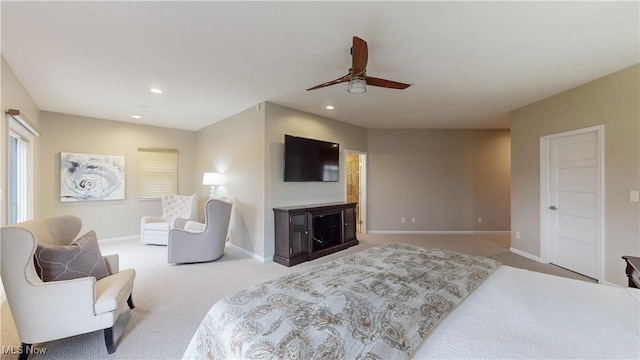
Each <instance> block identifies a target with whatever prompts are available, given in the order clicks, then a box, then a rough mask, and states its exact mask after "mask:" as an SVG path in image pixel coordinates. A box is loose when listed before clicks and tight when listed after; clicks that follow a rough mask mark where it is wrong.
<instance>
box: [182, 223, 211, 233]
mask: <svg viewBox="0 0 640 360" xmlns="http://www.w3.org/2000/svg"><path fill="white" fill-rule="evenodd" d="M205 227H206V225H205V224H203V223H199V222H197V221H187V223H186V224H185V225H184V229H185V230H186V231H189V232H203V231H204V229H205Z"/></svg>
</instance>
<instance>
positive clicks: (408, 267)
mask: <svg viewBox="0 0 640 360" xmlns="http://www.w3.org/2000/svg"><path fill="white" fill-rule="evenodd" d="M184 358H185V359H205V358H206V359H232V358H237V359H272V358H283V359H361V360H368V359H408V358H412V359H446V358H449V359H460V358H465V359H471V358H494V359H495V358H545V359H549V358H616V359H638V358H640V291H639V290H638V289H625V288H617V287H609V286H602V285H597V284H592V283H586V282H582V281H578V280H572V279H566V278H561V277H557V276H552V275H547V274H541V273H536V272H532V271H528V270H522V269H517V268H513V267H509V266H505V265H501V264H499V263H498V262H496V261H494V260H492V259H488V258H484V257H477V256H469V255H464V254H460V253H455V252H450V251H444V250H439V249H426V248H422V247H418V246H412V245H406V244H387V245H382V246H378V247H374V248H371V249H368V250H364V251H361V252H358V253H355V254H352V255H348V256H345V257H343V258H340V259H338V260H335V261H331V262H328V263H325V264H322V265H319V266H316V267H314V268H311V269H308V270H306V271H302V272H299V273H295V274H291V275H287V276H285V277H282V278H279V279H275V280H272V281H269V282H266V283H263V284H260V285H257V286H254V287H250V288H247V289H245V290H242V291H240V292H238V293H236V294H233V295H231V296H229V297H226V298H224V299H222V300H220V301H219V302H217V303H216V304H214V305H213V307H212V308H211V310H210V311H209V312H208V314H207V315H206V316H205V318H204V319H203V321H202V323H201V324H200V326H199V328H198V329H197V331H196V332H195V334H194V335H193V338H192V340H191V342H190V344H189V346H188V348H187V350H186V351H185V353H184Z"/></svg>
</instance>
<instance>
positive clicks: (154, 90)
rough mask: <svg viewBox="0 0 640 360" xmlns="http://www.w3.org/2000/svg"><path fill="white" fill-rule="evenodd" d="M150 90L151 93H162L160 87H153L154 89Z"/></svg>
mask: <svg viewBox="0 0 640 360" xmlns="http://www.w3.org/2000/svg"><path fill="white" fill-rule="evenodd" d="M150 91H151V92H152V93H154V94H162V90H160V89H155V88H154V89H151V90H150Z"/></svg>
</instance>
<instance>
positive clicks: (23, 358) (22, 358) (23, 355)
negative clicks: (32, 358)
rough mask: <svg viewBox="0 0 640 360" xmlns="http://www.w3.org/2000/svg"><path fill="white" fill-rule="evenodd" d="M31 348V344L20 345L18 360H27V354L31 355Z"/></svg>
mask: <svg viewBox="0 0 640 360" xmlns="http://www.w3.org/2000/svg"><path fill="white" fill-rule="evenodd" d="M31 346H32V344H25V343H22V346H21V348H20V350H21V351H20V355H19V356H18V360H27V358H28V357H29V354H31Z"/></svg>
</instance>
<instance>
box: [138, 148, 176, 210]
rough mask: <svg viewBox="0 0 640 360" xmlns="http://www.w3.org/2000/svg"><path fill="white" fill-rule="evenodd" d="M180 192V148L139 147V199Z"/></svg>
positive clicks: (155, 197)
mask: <svg viewBox="0 0 640 360" xmlns="http://www.w3.org/2000/svg"><path fill="white" fill-rule="evenodd" d="M177 193H178V150H176V149H145V148H138V199H157V198H161V197H162V195H164V194H177Z"/></svg>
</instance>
